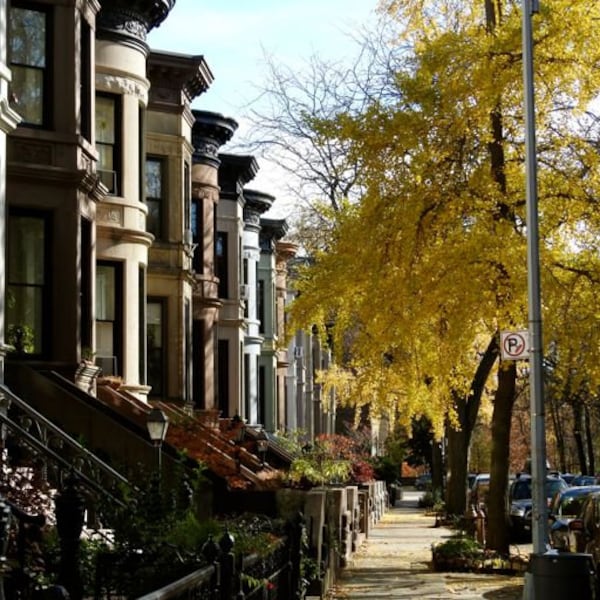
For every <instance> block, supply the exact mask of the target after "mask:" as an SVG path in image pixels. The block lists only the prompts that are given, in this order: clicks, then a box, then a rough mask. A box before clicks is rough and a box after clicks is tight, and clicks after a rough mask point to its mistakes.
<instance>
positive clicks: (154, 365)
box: [146, 300, 165, 396]
mask: <svg viewBox="0 0 600 600" xmlns="http://www.w3.org/2000/svg"><path fill="white" fill-rule="evenodd" d="M147 319H148V322H147V326H146V332H147V336H146V339H147V342H146V343H147V352H148V385H149V386H152V390H151V391H150V394H151V395H152V396H162V395H163V394H164V391H165V381H164V380H165V376H164V373H165V347H164V342H165V336H164V302H163V300H149V301H148V304H147Z"/></svg>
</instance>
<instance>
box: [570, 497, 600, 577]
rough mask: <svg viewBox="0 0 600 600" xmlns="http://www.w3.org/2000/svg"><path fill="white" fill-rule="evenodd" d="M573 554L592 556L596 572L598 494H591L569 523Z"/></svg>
mask: <svg viewBox="0 0 600 600" xmlns="http://www.w3.org/2000/svg"><path fill="white" fill-rule="evenodd" d="M569 531H570V532H571V534H572V536H573V541H574V543H573V546H574V547H575V552H584V553H586V554H591V555H592V560H593V562H594V567H595V569H596V572H598V565H599V563H600V492H591V493H590V494H588V495H587V496H586V497H585V499H584V500H583V502H582V504H581V510H580V512H579V515H578V516H577V518H575V519H571V521H570V522H569Z"/></svg>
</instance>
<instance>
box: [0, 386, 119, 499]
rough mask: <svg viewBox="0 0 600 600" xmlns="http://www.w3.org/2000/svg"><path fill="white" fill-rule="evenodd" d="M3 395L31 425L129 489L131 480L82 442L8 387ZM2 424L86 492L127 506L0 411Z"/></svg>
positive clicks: (3, 389)
mask: <svg viewBox="0 0 600 600" xmlns="http://www.w3.org/2000/svg"><path fill="white" fill-rule="evenodd" d="M0 394H4V395H5V396H6V397H7V398H8V399H9V400H10V402H11V403H12V404H13V405H15V406H18V408H19V409H20V410H22V411H23V412H24V413H25V414H26V415H27V416H28V417H29V418H31V420H32V422H34V423H36V425H37V426H38V427H40V428H41V427H44V428H46V429H47V430H48V431H50V432H51V433H52V434H53V435H55V436H56V437H57V438H58V439H59V440H60V441H61V442H62V443H64V444H66V445H67V446H69V447H70V448H71V449H72V450H73V451H74V452H75V453H76V454H78V455H79V456H80V457H83V458H84V459H86V460H87V461H89V463H90V464H92V465H93V466H94V467H96V468H98V469H99V470H100V471H102V472H103V473H104V474H105V475H108V476H109V477H110V478H112V479H113V480H114V481H116V482H117V483H121V484H125V485H129V482H128V480H127V479H126V478H125V477H123V475H121V474H120V473H118V472H117V471H115V470H114V469H113V468H112V467H110V466H109V465H107V464H106V463H105V462H103V461H102V460H100V459H99V458H98V457H97V456H96V455H95V454H93V453H92V452H90V451H89V450H88V449H87V448H85V447H84V446H82V445H81V444H80V443H79V442H77V440H75V439H74V438H72V437H71V436H70V435H68V434H67V433H65V432H64V431H63V430H62V429H60V428H59V427H57V426H56V425H55V424H54V423H52V421H50V420H49V419H47V418H46V417H44V416H43V415H42V414H41V413H39V412H38V411H36V410H35V409H34V408H33V407H32V406H30V405H29V404H27V403H26V402H25V401H24V400H22V399H21V398H19V396H17V395H16V394H15V393H14V392H12V391H11V390H10V389H9V388H8V387H7V386H6V385H5V384H0ZM0 422H1V423H2V424H4V425H6V426H7V427H8V428H9V429H10V430H11V431H13V432H14V433H15V434H16V435H18V436H19V437H20V438H21V439H22V440H23V441H24V442H25V443H26V444H28V445H29V446H30V447H32V448H33V449H34V450H36V451H38V452H40V453H41V454H43V455H45V456H46V457H48V458H50V459H52V461H54V462H55V463H56V464H58V465H60V466H61V467H62V468H63V469H64V470H65V471H70V472H73V473H75V474H76V475H77V477H78V478H79V480H80V481H81V483H82V484H84V485H85V486H86V487H87V488H89V489H91V490H93V491H95V492H97V493H99V494H100V495H102V496H105V497H107V498H109V499H110V500H111V501H113V502H115V503H116V504H118V505H119V506H121V507H124V506H125V504H124V503H123V502H122V501H121V500H119V499H118V498H116V497H115V496H114V495H113V494H111V493H110V492H109V491H108V490H107V489H106V488H105V487H104V486H103V485H101V484H99V483H97V482H96V481H94V480H93V479H92V478H91V477H89V476H88V475H86V474H85V473H84V472H83V471H82V470H81V469H79V468H77V467H76V466H75V465H73V464H72V463H71V462H69V461H68V460H66V459H65V458H64V457H63V456H61V455H60V454H58V453H57V452H55V451H54V450H53V449H52V448H50V447H48V445H47V444H45V443H44V442H43V441H42V440H40V439H38V438H37V437H35V436H34V435H32V434H31V433H29V431H27V430H26V429H25V428H23V427H22V426H21V425H19V424H18V423H16V422H15V421H14V420H13V419H11V418H10V417H9V416H8V414H7V412H6V411H3V410H0Z"/></svg>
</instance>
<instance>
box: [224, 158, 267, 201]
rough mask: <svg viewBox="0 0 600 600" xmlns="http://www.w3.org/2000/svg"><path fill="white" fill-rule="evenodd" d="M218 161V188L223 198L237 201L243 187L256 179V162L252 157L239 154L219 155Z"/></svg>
mask: <svg viewBox="0 0 600 600" xmlns="http://www.w3.org/2000/svg"><path fill="white" fill-rule="evenodd" d="M219 159H220V160H221V166H220V168H219V186H220V187H221V190H222V194H223V198H225V199H229V200H234V201H238V200H239V199H240V198H239V196H240V195H241V193H242V190H243V187H244V185H245V184H246V183H248V182H249V181H251V180H252V179H254V178H255V177H256V174H257V173H258V162H257V161H256V159H255V158H254V157H253V156H249V155H240V154H219ZM242 200H243V198H242Z"/></svg>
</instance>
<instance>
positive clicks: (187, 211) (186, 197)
mask: <svg viewBox="0 0 600 600" xmlns="http://www.w3.org/2000/svg"><path fill="white" fill-rule="evenodd" d="M190 203H191V200H190V165H188V163H183V210H184V223H183V228H184V229H185V230H186V231H188V230H191V219H192V208H191V205H190Z"/></svg>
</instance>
